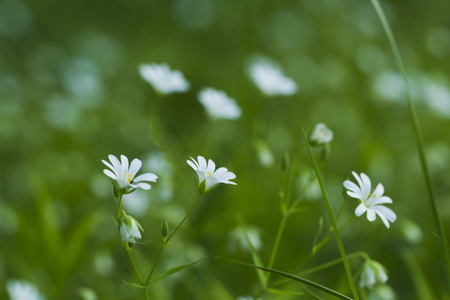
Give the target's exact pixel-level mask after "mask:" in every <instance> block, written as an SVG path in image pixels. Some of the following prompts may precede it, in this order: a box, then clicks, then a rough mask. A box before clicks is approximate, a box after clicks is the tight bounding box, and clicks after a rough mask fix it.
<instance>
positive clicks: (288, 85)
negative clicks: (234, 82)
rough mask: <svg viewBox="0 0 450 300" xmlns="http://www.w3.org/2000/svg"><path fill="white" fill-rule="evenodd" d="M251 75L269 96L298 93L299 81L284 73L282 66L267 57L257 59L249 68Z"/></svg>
mask: <svg viewBox="0 0 450 300" xmlns="http://www.w3.org/2000/svg"><path fill="white" fill-rule="evenodd" d="M249 73H250V77H251V79H252V80H253V82H254V83H255V85H256V86H257V87H258V88H259V89H260V90H261V92H262V93H263V94H265V95H267V96H291V95H294V94H295V93H297V90H298V88H297V83H295V81H294V80H292V79H291V78H288V77H286V76H284V75H283V73H282V71H281V70H280V68H279V67H278V66H277V65H276V64H275V63H273V62H272V61H270V60H268V59H266V58H259V59H257V60H255V61H254V62H253V63H252V64H251V65H250V68H249Z"/></svg>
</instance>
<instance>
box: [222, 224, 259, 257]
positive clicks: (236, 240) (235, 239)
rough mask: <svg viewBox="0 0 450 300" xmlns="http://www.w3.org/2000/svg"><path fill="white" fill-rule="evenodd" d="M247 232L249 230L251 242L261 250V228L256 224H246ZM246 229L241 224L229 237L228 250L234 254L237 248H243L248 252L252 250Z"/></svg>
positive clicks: (255, 247) (257, 249) (256, 248)
mask: <svg viewBox="0 0 450 300" xmlns="http://www.w3.org/2000/svg"><path fill="white" fill-rule="evenodd" d="M245 232H247V236H248V239H249V240H250V243H252V246H253V248H254V249H255V250H256V251H259V250H260V249H261V248H262V245H263V244H262V240H261V236H260V234H259V228H258V227H256V226H246V228H245ZM245 232H244V229H242V227H241V226H238V227H236V228H234V229H233V230H232V231H231V232H230V234H229V237H228V241H229V243H228V246H227V250H228V251H229V252H230V253H232V254H234V253H236V251H237V249H238V248H239V249H241V250H242V251H244V252H246V253H248V252H249V250H250V246H249V244H248V242H247V238H246V236H245Z"/></svg>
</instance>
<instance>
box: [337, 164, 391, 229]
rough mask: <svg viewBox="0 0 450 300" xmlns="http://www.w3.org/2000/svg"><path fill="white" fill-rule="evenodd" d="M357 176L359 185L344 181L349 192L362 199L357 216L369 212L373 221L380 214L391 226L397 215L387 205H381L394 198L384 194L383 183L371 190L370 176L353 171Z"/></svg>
mask: <svg viewBox="0 0 450 300" xmlns="http://www.w3.org/2000/svg"><path fill="white" fill-rule="evenodd" d="M352 174H353V176H355V179H356V181H357V182H358V184H359V186H358V185H356V184H355V183H353V182H351V181H349V180H346V181H344V187H345V188H346V189H348V191H347V194H348V195H349V196H350V197H352V198H356V199H359V200H361V204H360V205H358V207H357V208H356V210H355V215H356V216H357V217H359V216H361V215H362V214H364V213H365V212H367V219H368V220H369V221H370V222H372V221H374V220H375V218H376V215H378V216H380V218H381V220H383V223H384V225H386V227H387V228H389V222H391V223H392V222H394V221H395V220H396V219H397V215H396V214H395V213H394V212H393V211H392V210H391V209H390V208H387V207H386V206H383V205H380V204H385V203H392V199H391V198H389V197H388V196H383V193H384V187H383V185H382V184H381V183H379V184H378V185H377V187H376V188H375V190H374V191H373V192H371V183H370V179H369V177H368V176H367V175H366V174H364V173H361V177H360V176H358V174H356V173H355V172H352Z"/></svg>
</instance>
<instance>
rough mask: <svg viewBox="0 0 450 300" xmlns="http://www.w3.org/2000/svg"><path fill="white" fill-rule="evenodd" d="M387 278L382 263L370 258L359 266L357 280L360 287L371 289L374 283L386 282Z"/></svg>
mask: <svg viewBox="0 0 450 300" xmlns="http://www.w3.org/2000/svg"><path fill="white" fill-rule="evenodd" d="M387 280H388V276H387V270H386V268H385V267H383V265H382V264H380V263H379V262H377V261H374V260H371V259H369V260H366V262H365V263H364V264H363V266H362V268H361V279H360V281H359V286H360V287H361V288H363V287H367V288H369V289H371V288H373V286H374V285H375V284H377V283H386V282H387Z"/></svg>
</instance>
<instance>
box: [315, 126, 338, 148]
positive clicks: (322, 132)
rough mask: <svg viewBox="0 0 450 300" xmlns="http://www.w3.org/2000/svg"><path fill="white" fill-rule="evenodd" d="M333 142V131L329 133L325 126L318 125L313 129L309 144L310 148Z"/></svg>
mask: <svg viewBox="0 0 450 300" xmlns="http://www.w3.org/2000/svg"><path fill="white" fill-rule="evenodd" d="M332 140H333V131H331V130H330V129H329V128H328V127H327V126H326V125H325V124H323V123H318V124H316V126H315V127H314V130H313V131H312V133H311V135H310V136H309V142H310V143H311V146H323V145H325V144H328V143H329V142H331V141H332Z"/></svg>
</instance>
